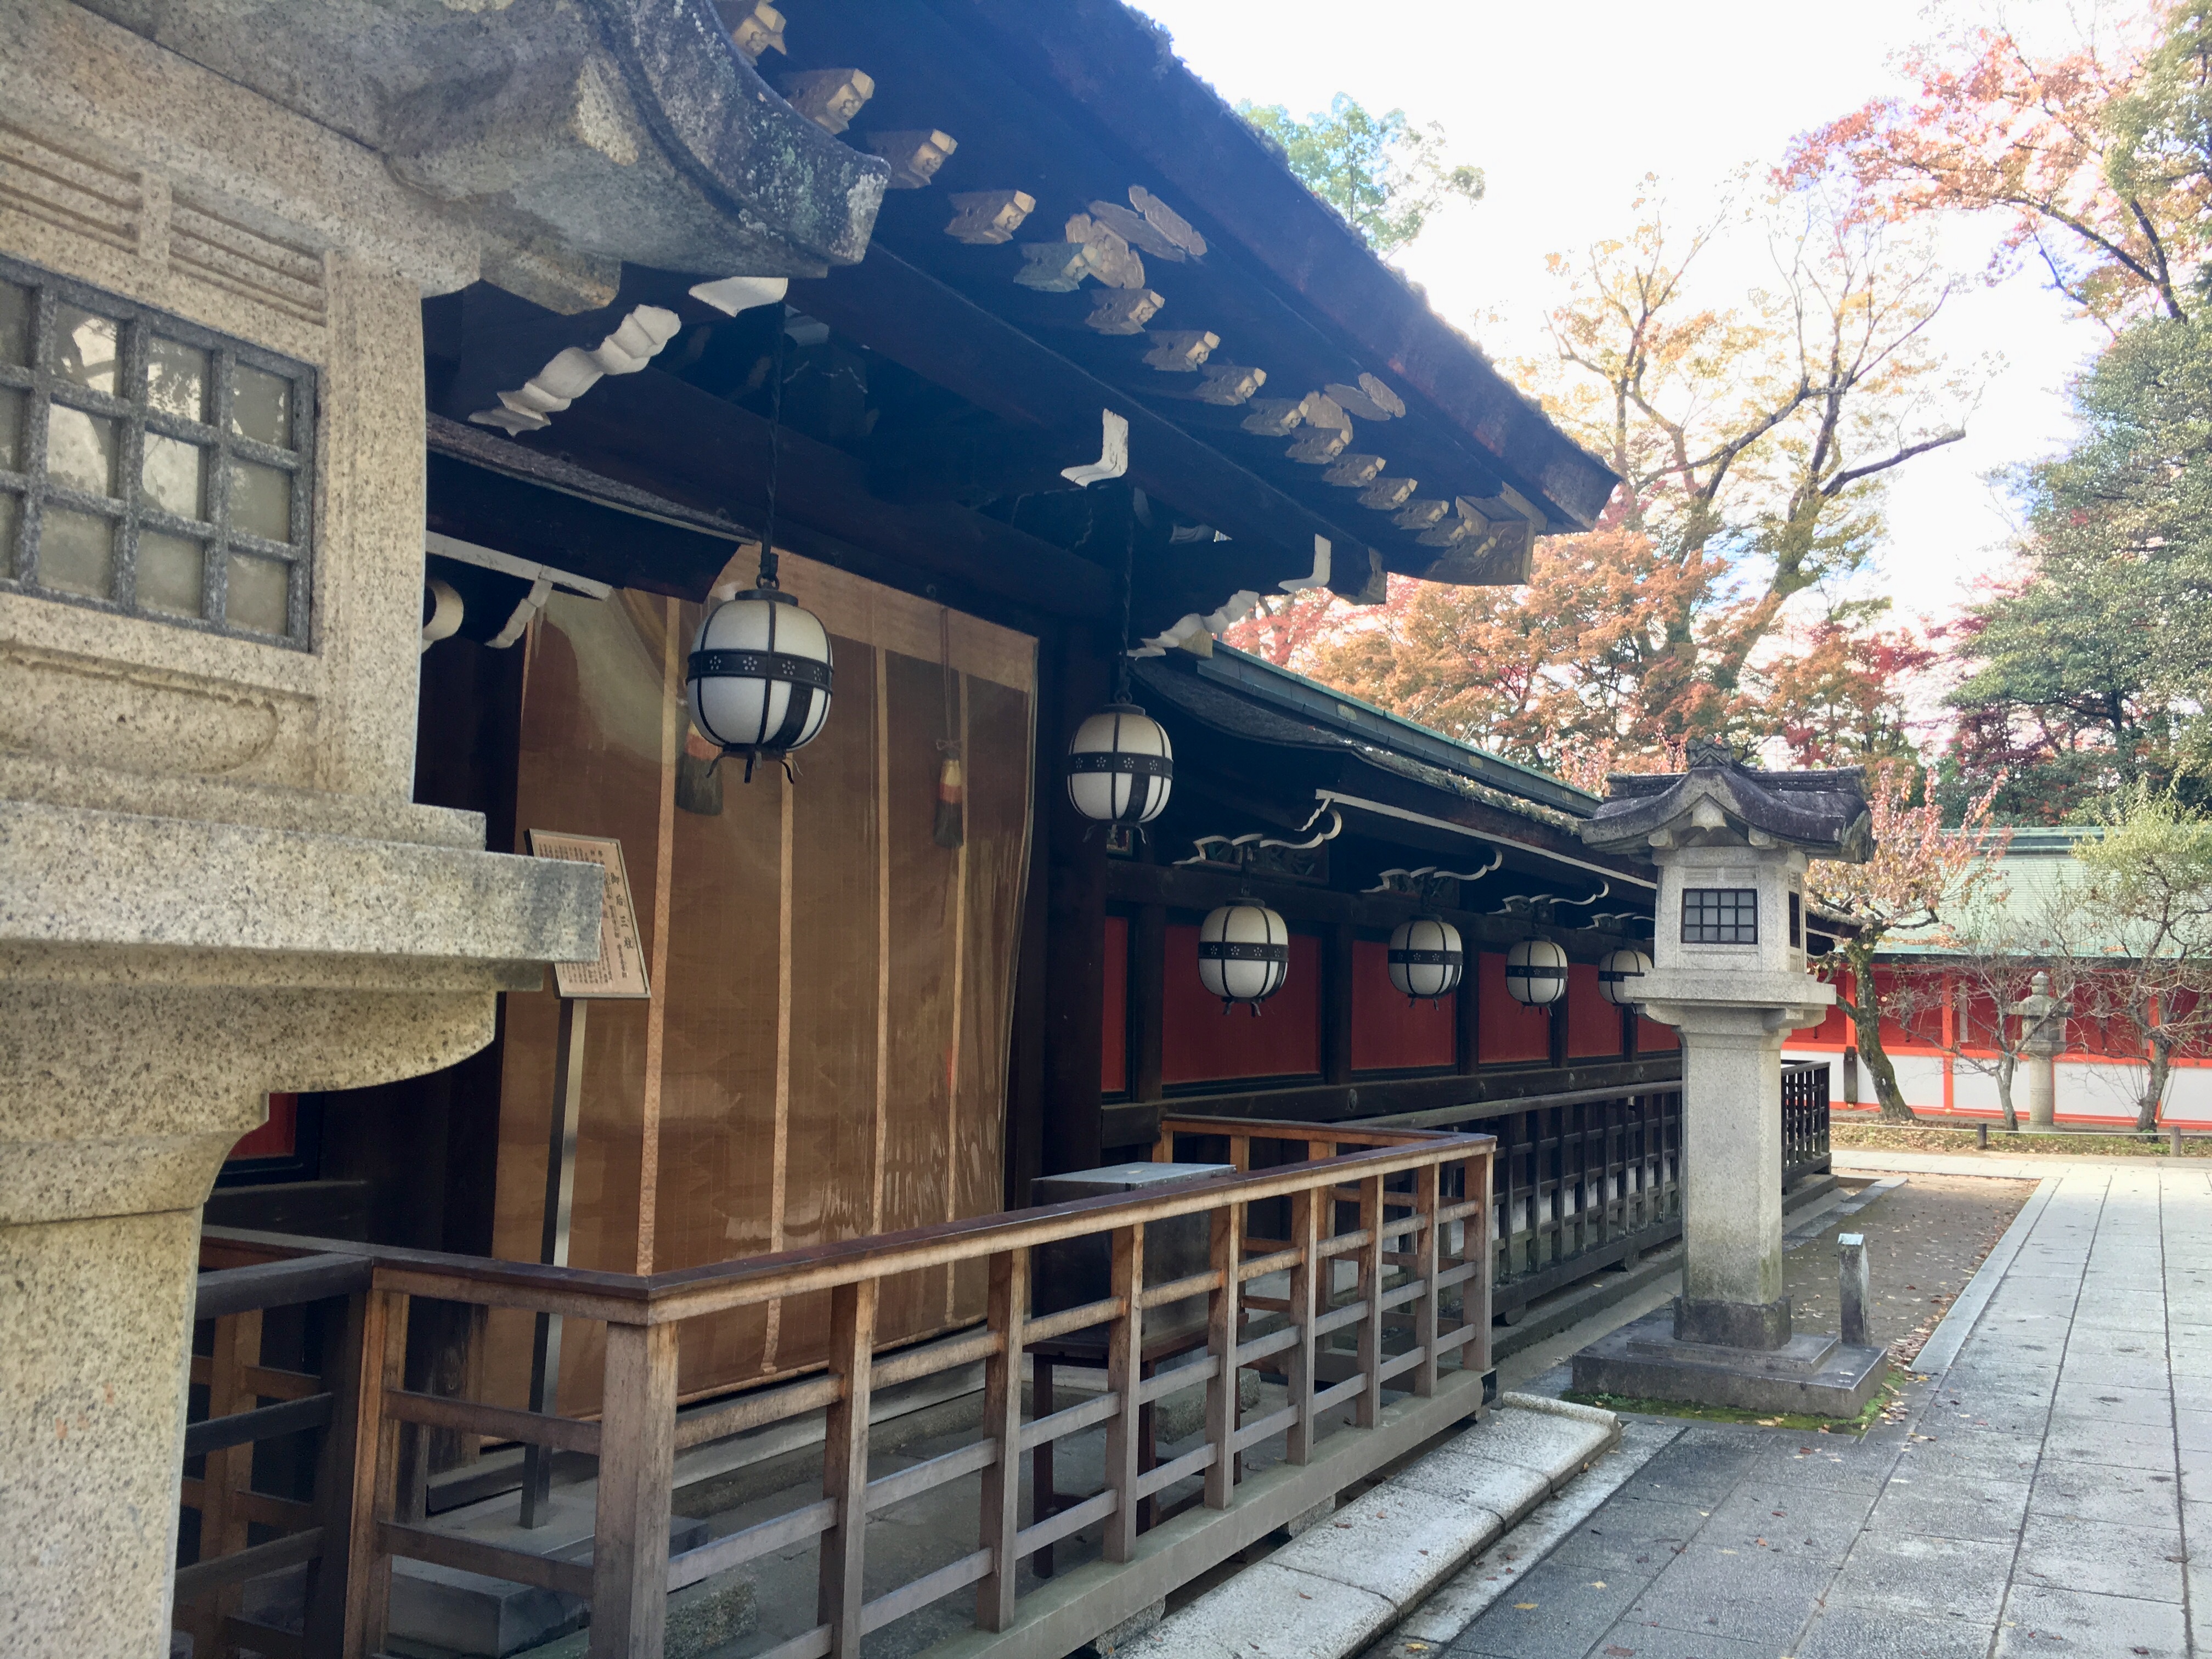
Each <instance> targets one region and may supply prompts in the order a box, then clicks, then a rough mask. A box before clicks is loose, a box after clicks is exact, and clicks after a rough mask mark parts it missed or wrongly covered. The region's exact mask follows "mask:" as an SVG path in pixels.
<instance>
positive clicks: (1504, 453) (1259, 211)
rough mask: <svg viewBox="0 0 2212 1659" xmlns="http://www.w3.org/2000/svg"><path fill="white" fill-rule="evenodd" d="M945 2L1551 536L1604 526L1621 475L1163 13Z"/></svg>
mask: <svg viewBox="0 0 2212 1659" xmlns="http://www.w3.org/2000/svg"><path fill="white" fill-rule="evenodd" d="M930 3H931V4H932V6H933V9H936V10H937V11H939V13H941V14H942V15H945V16H946V17H948V18H950V19H954V20H956V21H959V22H960V23H961V24H962V25H963V27H969V28H981V29H985V30H987V31H988V32H989V33H990V34H991V35H993V36H994V43H995V44H996V45H998V46H999V47H1000V51H1001V52H1004V53H1005V54H1006V55H1007V56H1008V57H1009V58H1011V59H1012V60H1013V61H1015V62H1017V63H1018V64H1021V65H1022V67H1023V68H1024V70H1026V71H1028V74H1027V75H1026V76H1024V78H1025V79H1040V80H1042V82H1045V83H1046V84H1048V85H1049V86H1050V87H1051V88H1053V89H1054V90H1055V91H1056V92H1058V93H1060V94H1062V95H1064V96H1065V97H1066V99H1067V100H1070V101H1072V102H1073V103H1074V104H1075V105H1077V106H1079V107H1081V108H1082V109H1083V110H1084V112H1085V113H1086V114H1087V115H1088V116H1089V117H1090V118H1091V119H1092V120H1094V121H1095V122H1097V124H1098V125H1100V126H1101V127H1103V128H1104V129H1105V130H1106V131H1108V132H1109V133H1110V134H1111V135H1112V136H1113V137H1114V138H1115V140H1116V141H1117V142H1118V143H1119V144H1120V145H1121V147H1123V148H1124V149H1127V151H1128V152H1129V153H1131V154H1132V155H1134V156H1136V157H1139V158H1140V159H1141V160H1142V161H1144V162H1145V163H1146V165H1147V166H1148V167H1151V168H1152V169H1155V170H1156V171H1157V173H1158V175H1159V177H1160V178H1161V179H1163V180H1164V182H1165V183H1166V184H1167V185H1169V186H1170V189H1171V190H1172V191H1173V193H1174V195H1175V196H1176V197H1177V198H1178V201H1177V207H1178V210H1180V211H1182V213H1183V214H1184V215H1185V216H1186V217H1188V218H1189V219H1190V220H1191V221H1192V222H1193V223H1194V224H1197V225H1199V227H1200V229H1202V230H1204V231H1205V232H1206V234H1207V235H1208V237H1209V239H1210V240H1212V239H1218V242H1220V243H1226V244H1229V245H1231V246H1233V247H1234V248H1235V249H1236V250H1237V252H1239V253H1240V254H1242V255H1243V256H1244V257H1245V258H1249V260H1250V261H1251V262H1252V263H1253V264H1255V265H1256V266H1257V267H1258V268H1259V270H1261V271H1263V272H1265V273H1266V275H1267V276H1268V277H1269V278H1271V279H1272V282H1271V283H1270V286H1271V287H1273V289H1275V290H1276V291H1277V292H1278V293H1279V294H1282V295H1285V296H1287V297H1288V298H1289V299H1290V301H1291V304H1292V305H1293V306H1294V307H1297V309H1298V310H1300V311H1302V312H1304V313H1306V315H1307V316H1308V317H1309V319H1310V320H1311V321H1312V322H1313V323H1315V324H1316V325H1318V326H1320V327H1322V328H1323V329H1325V330H1326V331H1328V332H1331V333H1333V334H1334V335H1336V336H1337V337H1340V339H1341V340H1342V341H1343V342H1344V343H1345V345H1346V347H1347V348H1348V349H1350V350H1351V351H1352V353H1353V354H1355V355H1357V356H1361V357H1363V358H1364V359H1366V360H1368V361H1369V363H1370V367H1372V368H1375V369H1376V371H1377V372H1379V373H1383V374H1385V375H1386V378H1389V379H1390V380H1391V381H1392V383H1393V385H1394V386H1395V387H1396V389H1397V390H1398V391H1399V392H1401V395H1403V396H1405V397H1406V399H1407V404H1408V405H1409V408H1408V416H1412V417H1415V418H1418V417H1419V416H1423V415H1425V416H1427V417H1429V418H1431V419H1433V420H1436V421H1438V422H1443V423H1444V424H1445V425H1447V426H1449V428H1451V429H1452V430H1453V431H1454V432H1455V434H1456V435H1459V436H1460V437H1461V438H1462V440H1463V441H1466V442H1467V443H1468V445H1469V446H1470V447H1473V448H1474V449H1475V450H1476V451H1478V452H1479V453H1481V454H1482V455H1484V456H1485V457H1486V459H1488V460H1489V461H1490V463H1491V464H1492V465H1493V466H1494V467H1495V468H1496V469H1497V471H1498V473H1499V474H1500V476H1501V477H1503V478H1504V481H1505V482H1506V483H1509V484H1510V485H1511V486H1512V487H1513V488H1514V489H1516V490H1517V491H1518V492H1519V493H1520V494H1521V495H1523V496H1525V497H1527V498H1528V500H1529V501H1531V502H1532V503H1533V504H1534V505H1535V506H1536V507H1539V508H1540V509H1541V511H1542V513H1544V516H1545V518H1546V520H1547V523H1546V524H1545V525H1544V526H1541V531H1540V533H1541V532H1553V531H1570V530H1587V529H1589V528H1591V527H1592V526H1595V523H1596V521H1597V517H1598V514H1599V513H1601V511H1602V510H1603V509H1604V507H1605V504H1606V502H1607V500H1608V499H1609V498H1610V497H1611V495H1612V494H1613V489H1614V487H1615V486H1616V485H1617V484H1618V483H1620V478H1619V477H1618V475H1616V474H1615V473H1614V472H1613V471H1612V470H1611V469H1610V468H1609V467H1607V465H1605V464H1604V463H1603V462H1602V461H1600V460H1599V459H1597V458H1596V457H1595V456H1594V455H1592V454H1590V453H1589V452H1588V451H1587V450H1584V449H1583V448H1582V447H1580V446H1579V445H1577V443H1575V442H1574V441H1573V440H1572V439H1571V438H1569V437H1568V436H1567V435H1566V434H1565V433H1564V432H1562V431H1561V430H1560V429H1559V428H1558V427H1556V426H1554V425H1553V423H1552V422H1551V421H1550V420H1549V419H1548V418H1547V416H1545V415H1544V413H1543V412H1542V410H1540V409H1538V408H1537V407H1536V406H1535V405H1534V404H1533V403H1531V402H1530V401H1529V400H1528V398H1524V397H1523V396H1522V394H1521V393H1520V392H1518V391H1517V390H1516V389H1515V387H1514V386H1512V384H1511V383H1510V381H1508V380H1506V379H1505V377H1504V375H1502V374H1499V373H1498V371H1497V370H1496V369H1495V368H1492V366H1491V364H1490V363H1489V362H1487V361H1486V359H1485V358H1484V357H1483V356H1482V354H1481V353H1480V351H1478V350H1477V349H1475V347H1474V343H1472V342H1471V341H1469V340H1468V338H1467V337H1466V336H1464V335H1462V334H1461V333H1460V332H1459V331H1457V330H1456V329H1455V328H1453V327H1452V326H1451V325H1449V324H1448V323H1446V322H1445V321H1443V319H1441V318H1439V317H1438V316H1437V314H1436V313H1434V312H1433V311H1431V309H1430V308H1429V307H1428V304H1427V302H1426V301H1425V300H1424V299H1423V298H1422V296H1421V295H1419V293H1418V292H1417V291H1416V290H1415V289H1413V287H1412V286H1411V285H1409V284H1408V283H1407V282H1406V281H1405V279H1404V278H1403V277H1401V276H1399V275H1398V274H1397V273H1396V272H1395V271H1394V270H1391V269H1390V268H1389V266H1387V265H1385V264H1383V262H1382V260H1380V259H1378V258H1376V256H1375V254H1374V252H1373V251H1372V250H1370V248H1369V247H1368V246H1367V245H1366V244H1365V243H1364V241H1363V240H1361V239H1360V238H1359V236H1358V234H1357V233H1356V232H1354V231H1353V230H1352V228H1351V227H1350V226H1349V225H1347V224H1346V222H1344V221H1343V219H1342V218H1340V216H1338V215H1337V214H1336V213H1335V212H1334V210H1331V209H1330V208H1329V207H1328V206H1327V205H1326V204H1323V203H1322V202H1321V201H1320V200H1318V199H1317V198H1316V197H1315V196H1314V195H1313V193H1312V192H1311V191H1309V190H1308V189H1307V188H1306V187H1305V186H1304V185H1303V184H1302V183H1300V182H1299V181H1298V179H1297V178H1296V177H1294V176H1293V175H1292V174H1291V172H1290V170H1289V169H1288V168H1287V167H1285V165H1284V164H1283V162H1282V161H1281V160H1280V159H1279V157H1278V156H1277V155H1275V154H1274V153H1273V151H1272V150H1270V149H1268V147H1267V145H1266V143H1263V142H1262V141H1261V138H1260V137H1259V135H1258V134H1257V133H1255V131H1253V130H1252V129H1251V127H1250V126H1249V125H1247V124H1246V123H1245V122H1244V120H1243V118H1242V117H1240V116H1238V115H1237V112H1235V111H1234V110H1233V109H1231V107H1230V106H1228V104H1227V103H1225V101H1224V100H1222V98H1221V96H1220V95H1219V94H1218V93H1216V92H1215V91H1214V90H1213V88H1212V87H1210V86H1208V85H1207V84H1206V82H1204V81H1202V80H1200V78H1199V77H1198V76H1196V75H1194V74H1193V73H1192V72H1191V71H1190V70H1189V69H1188V68H1187V67H1186V66H1185V65H1184V64H1182V61H1181V60H1180V59H1178V58H1176V56H1175V55H1174V52H1173V51H1172V49H1171V47H1170V44H1169V42H1168V40H1167V38H1166V36H1165V34H1164V32H1163V31H1161V29H1160V28H1159V27H1158V25H1156V24H1154V23H1152V21H1150V20H1149V19H1147V18H1146V17H1144V16H1143V15H1141V14H1139V13H1138V12H1136V11H1135V10H1133V9H1131V8H1130V7H1127V6H1125V5H1123V4H1121V3H1120V0H1060V3H1058V4H1055V5H1052V6H1047V7H1040V6H1037V5H1035V4H1034V3H1032V0H930ZM1292 395H1296V394H1292ZM1416 400H1418V403H1417V401H1416ZM1423 405H1425V407H1422V406H1423Z"/></svg>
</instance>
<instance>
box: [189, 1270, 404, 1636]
mask: <svg viewBox="0 0 2212 1659" xmlns="http://www.w3.org/2000/svg"><path fill="white" fill-rule="evenodd" d="M224 1254H225V1253H224V1251H223V1249H222V1247H221V1246H220V1245H210V1246H209V1247H207V1248H205V1249H204V1251H203V1256H204V1259H207V1258H210V1257H211V1258H212V1259H213V1260H215V1261H218V1262H219V1261H222V1260H223V1259H224ZM373 1276H374V1265H373V1264H372V1263H371V1262H370V1261H368V1260H366V1259H365V1258H363V1257H361V1256H358V1255H305V1256H300V1257H295V1258H294V1259H291V1260H288V1261H256V1262H253V1263H252V1265H246V1266H239V1267H217V1268H216V1270H215V1271H213V1272H204V1273H201V1274H200V1277H199V1283H198V1300H197V1306H196V1308H195V1310H194V1314H195V1322H196V1324H197V1335H198V1336H199V1338H200V1340H198V1341H197V1342H196V1343H195V1345H194V1346H195V1348H196V1349H197V1348H203V1347H204V1349H205V1352H195V1353H194V1354H193V1356H192V1362H191V1380H192V1383H193V1384H194V1385H195V1386H194V1390H193V1392H194V1395H195V1401H196V1403H195V1409H194V1410H193V1412H192V1413H191V1417H192V1419H195V1420H192V1421H191V1422H189V1423H188V1424H187V1425H186V1427H185V1479H184V1484H183V1492H182V1501H183V1505H184V1508H185V1510H188V1511H190V1512H191V1516H193V1518H194V1520H195V1521H196V1522H197V1527H196V1530H197V1540H198V1541H197V1548H196V1549H194V1550H193V1551H192V1552H191V1553H193V1555H194V1556H195V1557H196V1559H195V1560H194V1561H192V1562H191V1564H190V1565H183V1566H180V1567H179V1569H178V1570H177V1576H176V1613H175V1620H174V1622H175V1626H176V1628H178V1629H179V1630H182V1631H185V1632H190V1633H191V1637H192V1638H193V1651H194V1652H196V1653H198V1654H202V1655H210V1654H228V1653H229V1652H231V1651H232V1650H234V1649H235V1648H239V1647H244V1648H247V1649H250V1650H252V1651H254V1652H257V1653H261V1654H265V1655H268V1656H270V1659H297V1656H301V1655H303V1654H305V1655H317V1654H330V1653H337V1651H339V1650H340V1649H341V1647H342V1646H343V1642H344V1635H343V1631H344V1624H345V1616H346V1608H347V1603H348V1600H349V1590H348V1584H347V1578H346V1572H347V1568H348V1565H349V1562H348V1557H347V1552H346V1548H345V1540H346V1536H347V1532H348V1529H349V1527H350V1526H351V1524H352V1521H353V1499H354V1493H355V1490H356V1480H355V1475H356V1469H355V1467H354V1461H353V1460H354V1452H355V1449H356V1445H357V1444H358V1443H359V1442H360V1441H361V1439H362V1411H361V1402H362V1392H363V1389H362V1383H363V1376H362V1342H363V1340H364V1338H365V1337H367V1336H369V1334H370V1333H369V1319H368V1314H369V1302H370V1295H369V1292H370V1285H371V1280H372V1278H373ZM280 1310H282V1311H283V1313H285V1314H288V1315H290V1316H292V1317H291V1318H290V1319H289V1320H288V1321H287V1322H288V1323H289V1325H290V1327H291V1328H290V1329H289V1331H287V1332H285V1333H283V1336H282V1338H280V1339H277V1340H270V1339H271V1338H272V1337H273V1336H275V1334H274V1333H271V1332H270V1331H269V1330H268V1328H267V1327H268V1325H269V1323H270V1322H269V1321H268V1320H267V1319H266V1317H265V1316H268V1315H270V1314H271V1313H276V1312H278V1311H280ZM372 1340H373V1339H372ZM279 1347H282V1348H284V1349H286V1350H289V1352H284V1353H283V1355H282V1356H281V1358H287V1359H293V1358H297V1359H302V1360H307V1363H311V1364H313V1365H314V1367H315V1369H314V1370H313V1371H308V1370H299V1369H295V1368H294V1367H293V1366H291V1365H286V1364H276V1363H270V1362H272V1361H274V1360H276V1359H277V1358H280V1356H279V1355H278V1354H277V1353H276V1352H272V1351H273V1350H275V1349H277V1348H279ZM309 1356H313V1358H311V1359H310V1358H309ZM202 1398H204V1402H205V1408H204V1411H203V1410H201V1409H199V1408H198V1404H197V1402H198V1401H199V1400H200V1399H202ZM315 1431H320V1432H319V1437H318V1438H316V1439H315V1440H313V1441H312V1442H309V1443H305V1444H303V1443H301V1441H298V1440H295V1438H294V1437H307V1436H311V1435H313V1434H314V1433H315ZM263 1443H275V1446H274V1448H272V1449H280V1450H289V1451H290V1452H292V1453H293V1455H292V1456H291V1457H289V1458H282V1459H274V1460H271V1461H273V1462H279V1463H282V1464H285V1465H288V1466H289V1467H286V1468H283V1469H282V1470H281V1471H280V1472H279V1473H280V1478H279V1479H278V1480H276V1481H274V1482H273V1483H272V1484H282V1485H284V1486H289V1487H290V1488H291V1489H292V1490H291V1491H289V1492H272V1491H269V1490H266V1489H265V1486H264V1483H262V1482H258V1481H257V1480H255V1478H254V1477H255V1474H256V1468H255V1462H256V1457H255V1453H256V1450H257V1449H258V1447H259V1446H260V1445H262V1444H263ZM194 1462H199V1463H200V1465H201V1467H200V1469H199V1471H198V1473H197V1474H194V1473H193V1472H192V1465H193V1463H194ZM272 1532H273V1533H275V1534H277V1535H276V1536H275V1537H273V1538H271V1537H267V1536H265V1534H269V1533H272ZM255 1533H259V1534H264V1538H263V1540H262V1541H261V1542H258V1543H251V1544H250V1543H249V1539H250V1537H251V1536H252V1534H255ZM301 1564H305V1566H306V1570H307V1582H306V1586H305V1589H306V1598H305V1605H304V1609H303V1611H304V1619H303V1621H302V1624H301V1628H300V1629H298V1630H293V1629H290V1628H287V1627H283V1626H275V1625H271V1624H269V1623H266V1622H263V1621H261V1620H256V1619H255V1618H253V1617H252V1615H251V1611H250V1610H247V1611H241V1609H240V1605H239V1594H240V1589H241V1587H242V1586H243V1585H244V1584H245V1583H246V1582H247V1581H248V1580H250V1579H253V1578H258V1577H261V1576H263V1575H264V1574H267V1573H274V1572H277V1571H281V1570H282V1569H283V1568H286V1567H290V1566H295V1565H301Z"/></svg>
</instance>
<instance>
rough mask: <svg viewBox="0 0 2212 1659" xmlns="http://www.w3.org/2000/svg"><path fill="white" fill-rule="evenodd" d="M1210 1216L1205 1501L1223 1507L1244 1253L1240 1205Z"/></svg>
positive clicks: (1233, 1475)
mask: <svg viewBox="0 0 2212 1659" xmlns="http://www.w3.org/2000/svg"><path fill="white" fill-rule="evenodd" d="M1240 1167H1241V1166H1240ZM1212 1226H1213V1238H1212V1253H1211V1257H1210V1259H1211V1262H1212V1268H1213V1271H1214V1272H1215V1273H1219V1274H1220V1275H1221V1287H1220V1288H1219V1289H1218V1290H1217V1291H1213V1292H1212V1294H1211V1296H1210V1297H1209V1298H1208V1301H1207V1304H1206V1348H1207V1350H1208V1351H1209V1352H1211V1353H1212V1357H1213V1361H1214V1364H1215V1366H1216V1368H1217V1369H1216V1370H1215V1371H1214V1373H1213V1376H1212V1380H1211V1381H1210V1382H1208V1383H1206V1440H1207V1442H1208V1443H1210V1444H1212V1447H1213V1462H1212V1466H1211V1467H1210V1468H1207V1470H1206V1508H1208V1509H1210V1510H1225V1509H1227V1508H1228V1507H1229V1505H1230V1504H1231V1501H1232V1500H1233V1499H1234V1498H1235V1497H1236V1495H1237V1452H1236V1448H1235V1445H1234V1442H1235V1439H1236V1437H1237V1375H1238V1373H1237V1343H1238V1341H1239V1340H1241V1339H1242V1336H1243V1328H1244V1324H1243V1319H1242V1318H1240V1317H1239V1316H1238V1313H1237V1304H1238V1300H1239V1296H1240V1293H1241V1291H1243V1286H1242V1285H1239V1284H1238V1283H1237V1264H1238V1263H1239V1262H1240V1261H1243V1257H1244V1206H1243V1205H1242V1204H1225V1205H1223V1206H1221V1207H1220V1208H1219V1209H1218V1210H1216V1211H1214V1212H1213V1214H1212Z"/></svg>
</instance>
